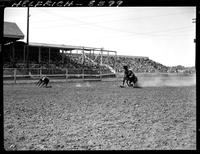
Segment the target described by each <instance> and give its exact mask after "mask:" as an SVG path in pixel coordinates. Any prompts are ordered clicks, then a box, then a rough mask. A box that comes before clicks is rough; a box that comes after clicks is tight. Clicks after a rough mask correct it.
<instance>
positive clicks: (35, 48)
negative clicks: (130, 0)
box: [3, 22, 196, 151]
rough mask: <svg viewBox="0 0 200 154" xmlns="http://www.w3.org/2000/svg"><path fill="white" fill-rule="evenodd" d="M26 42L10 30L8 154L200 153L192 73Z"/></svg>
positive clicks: (91, 50) (9, 25)
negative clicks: (27, 153)
mask: <svg viewBox="0 0 200 154" xmlns="http://www.w3.org/2000/svg"><path fill="white" fill-rule="evenodd" d="M23 39H24V34H23V33H22V31H21V30H20V28H19V27H18V25H17V24H16V23H13V22H4V47H3V89H4V90H3V91H4V105H3V108H4V149H5V150H6V151H9V150H181V149H183V150H188V149H189V150H191V149H192V150H194V149H196V71H195V68H194V67H193V68H186V67H184V66H174V67H168V66H164V65H162V64H160V63H158V62H155V61H153V60H151V59H149V57H142V56H141V57H139V56H125V55H118V54H117V51H111V50H107V49H105V48H98V47H86V46H72V45H64V44H47V43H31V42H30V43H28V44H27V43H26V42H23V41H22V40H23Z"/></svg>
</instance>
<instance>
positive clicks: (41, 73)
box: [39, 68, 42, 77]
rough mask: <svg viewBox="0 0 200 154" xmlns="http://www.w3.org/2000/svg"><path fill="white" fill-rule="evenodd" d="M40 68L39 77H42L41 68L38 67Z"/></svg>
mask: <svg viewBox="0 0 200 154" xmlns="http://www.w3.org/2000/svg"><path fill="white" fill-rule="evenodd" d="M39 69H40V77H42V68H39Z"/></svg>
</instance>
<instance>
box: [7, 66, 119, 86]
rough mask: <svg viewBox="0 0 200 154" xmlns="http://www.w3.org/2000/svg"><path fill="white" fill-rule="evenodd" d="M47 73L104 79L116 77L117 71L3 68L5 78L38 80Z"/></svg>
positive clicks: (59, 75) (69, 77) (64, 77)
mask: <svg viewBox="0 0 200 154" xmlns="http://www.w3.org/2000/svg"><path fill="white" fill-rule="evenodd" d="M43 75H46V76H48V77H50V78H51V79H55V80H56V79H65V80H66V81H68V79H81V80H102V78H113V77H116V74H115V73H112V72H108V71H107V70H102V69H67V68H62V69H47V68H3V80H4V81H13V82H14V83H17V81H18V80H38V79H39V78H40V77H41V76H43Z"/></svg>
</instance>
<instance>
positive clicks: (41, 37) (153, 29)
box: [4, 7, 196, 67]
mask: <svg viewBox="0 0 200 154" xmlns="http://www.w3.org/2000/svg"><path fill="white" fill-rule="evenodd" d="M194 18H196V7H61V8H57V7H48V8H45V7H38V8H37V7H34V8H33V7H30V18H29V42H35V43H50V44H64V45H74V46H86V47H96V48H104V49H107V50H112V51H117V54H118V55H129V56H145V57H149V58H150V59H151V60H154V61H156V62H158V63H161V64H163V65H165V66H177V65H183V66H186V67H190V66H195V43H194V38H196V23H193V20H192V19H194ZM4 21H8V22H15V23H16V24H17V25H18V26H19V28H20V29H21V30H22V32H23V33H24V35H25V38H24V40H23V41H25V42H26V40H27V39H26V37H27V8H25V7H19V8H16V7H13V8H12V7H7V8H5V11H4Z"/></svg>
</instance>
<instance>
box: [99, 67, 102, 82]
mask: <svg viewBox="0 0 200 154" xmlns="http://www.w3.org/2000/svg"><path fill="white" fill-rule="evenodd" d="M99 74H100V80H102V71H101V67H99Z"/></svg>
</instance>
